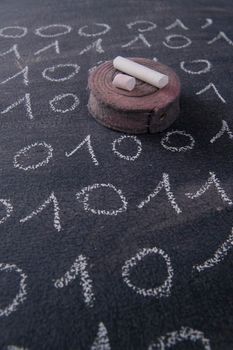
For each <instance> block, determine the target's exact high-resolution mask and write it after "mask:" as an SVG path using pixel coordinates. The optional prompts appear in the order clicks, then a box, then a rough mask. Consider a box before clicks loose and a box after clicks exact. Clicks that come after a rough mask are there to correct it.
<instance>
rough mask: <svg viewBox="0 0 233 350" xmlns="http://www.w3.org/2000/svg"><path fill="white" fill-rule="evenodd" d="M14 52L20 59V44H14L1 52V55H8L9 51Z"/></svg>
mask: <svg viewBox="0 0 233 350" xmlns="http://www.w3.org/2000/svg"><path fill="white" fill-rule="evenodd" d="M11 52H13V53H14V54H15V57H16V58H17V59H18V60H19V59H20V54H19V51H18V45H17V44H15V45H13V46H12V47H11V48H10V49H9V50H7V51H3V52H0V57H4V56H6V55H8V54H9V53H11Z"/></svg>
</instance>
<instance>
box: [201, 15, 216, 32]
mask: <svg viewBox="0 0 233 350" xmlns="http://www.w3.org/2000/svg"><path fill="white" fill-rule="evenodd" d="M212 24H213V20H212V18H206V20H205V23H204V24H203V25H202V26H201V29H206V28H208V27H209V26H211V25H212Z"/></svg>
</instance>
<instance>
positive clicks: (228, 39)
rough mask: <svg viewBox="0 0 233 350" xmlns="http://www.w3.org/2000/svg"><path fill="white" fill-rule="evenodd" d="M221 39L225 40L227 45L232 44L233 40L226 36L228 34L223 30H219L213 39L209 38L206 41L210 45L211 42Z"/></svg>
mask: <svg viewBox="0 0 233 350" xmlns="http://www.w3.org/2000/svg"><path fill="white" fill-rule="evenodd" d="M220 39H223V40H225V41H226V42H227V43H228V44H229V45H231V46H233V41H232V40H231V39H230V38H228V36H227V35H226V34H225V33H224V32H219V34H218V35H217V36H215V37H214V38H213V39H211V40H209V41H208V42H207V44H208V45H211V44H213V43H215V41H217V40H220Z"/></svg>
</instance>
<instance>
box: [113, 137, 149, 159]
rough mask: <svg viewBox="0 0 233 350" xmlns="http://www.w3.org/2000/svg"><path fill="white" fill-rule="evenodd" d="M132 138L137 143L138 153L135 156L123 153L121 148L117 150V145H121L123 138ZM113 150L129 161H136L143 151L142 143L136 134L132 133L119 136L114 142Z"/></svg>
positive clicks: (118, 155)
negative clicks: (132, 134)
mask: <svg viewBox="0 0 233 350" xmlns="http://www.w3.org/2000/svg"><path fill="white" fill-rule="evenodd" d="M126 139H127V140H132V141H133V142H135V144H136V145H137V153H136V154H135V155H133V156H128V155H125V154H122V153H121V152H120V151H119V150H117V146H120V145H121V143H122V141H123V140H126ZM112 150H113V152H114V154H115V155H116V156H117V157H119V158H122V159H125V160H129V161H135V160H136V159H137V158H138V157H139V156H140V154H141V152H142V143H141V141H140V140H139V139H138V138H137V137H136V136H131V135H123V136H121V137H119V138H118V139H116V140H114V141H113V143H112Z"/></svg>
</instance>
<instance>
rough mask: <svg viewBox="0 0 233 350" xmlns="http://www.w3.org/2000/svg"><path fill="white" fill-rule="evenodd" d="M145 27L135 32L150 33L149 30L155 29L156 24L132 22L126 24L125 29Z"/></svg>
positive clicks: (140, 21)
mask: <svg viewBox="0 0 233 350" xmlns="http://www.w3.org/2000/svg"><path fill="white" fill-rule="evenodd" d="M141 24H142V25H143V27H144V25H146V28H137V31H138V32H140V33H144V32H150V31H151V30H153V29H155V28H157V24H155V23H153V22H151V21H145V20H137V21H134V22H130V23H127V24H126V25H127V27H128V28H129V29H132V28H134V27H135V26H136V27H137V26H138V25H141Z"/></svg>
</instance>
